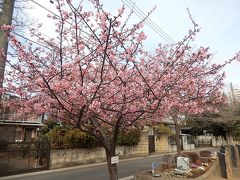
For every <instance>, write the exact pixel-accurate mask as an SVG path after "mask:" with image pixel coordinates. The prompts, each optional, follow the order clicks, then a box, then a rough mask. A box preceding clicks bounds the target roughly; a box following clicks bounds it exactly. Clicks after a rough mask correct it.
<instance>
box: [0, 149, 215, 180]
mask: <svg viewBox="0 0 240 180" xmlns="http://www.w3.org/2000/svg"><path fill="white" fill-rule="evenodd" d="M205 149H206V148H205ZM208 149H209V148H208ZM201 150H202V149H201ZM209 150H210V149H209ZM211 150H213V149H211ZM172 160H173V156H171V157H170V155H154V156H148V157H142V158H135V159H129V160H123V161H121V160H120V163H119V164H118V171H119V172H118V174H119V178H122V177H128V176H131V175H134V174H136V173H139V172H142V171H148V170H151V163H152V162H154V161H156V162H160V163H163V162H170V161H172ZM0 179H11V180H108V179H109V178H108V171H107V165H106V164H102V165H90V166H88V167H81V166H79V168H77V167H73V168H68V169H67V170H66V169H62V170H61V169H60V170H57V171H55V170H53V171H48V172H44V173H38V172H36V173H32V174H30V175H29V174H22V175H20V176H12V177H10V176H9V177H2V178H0Z"/></svg>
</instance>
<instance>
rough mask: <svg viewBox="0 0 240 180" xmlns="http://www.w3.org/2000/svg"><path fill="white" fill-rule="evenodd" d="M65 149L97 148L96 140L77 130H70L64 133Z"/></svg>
mask: <svg viewBox="0 0 240 180" xmlns="http://www.w3.org/2000/svg"><path fill="white" fill-rule="evenodd" d="M64 138H65V145H66V147H67V148H94V147H97V146H99V143H98V141H97V139H96V138H95V137H93V136H91V135H89V134H87V133H85V132H82V131H80V130H79V129H71V130H69V131H67V132H66V133H65V136H64Z"/></svg>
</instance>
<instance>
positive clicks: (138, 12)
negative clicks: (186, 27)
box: [121, 0, 175, 44]
mask: <svg viewBox="0 0 240 180" xmlns="http://www.w3.org/2000/svg"><path fill="white" fill-rule="evenodd" d="M121 1H122V2H123V3H124V4H125V5H126V6H127V7H128V8H130V9H132V11H133V12H134V13H135V14H136V15H137V16H138V17H139V18H140V19H143V18H145V17H146V16H147V15H146V14H145V13H144V12H143V11H142V10H141V9H140V8H138V7H137V6H136V4H135V3H133V2H132V1H131V0H130V1H131V2H129V1H128V0H125V2H124V1H123V0H121ZM134 10H135V11H134ZM145 22H146V24H147V25H148V26H149V27H150V28H151V29H152V30H154V31H155V32H156V33H157V34H158V35H159V36H161V37H162V38H163V39H164V40H165V41H166V42H168V43H170V44H173V43H175V41H174V40H173V39H172V38H171V37H170V36H168V35H167V34H166V33H165V32H164V31H163V30H162V29H161V28H160V27H159V26H158V25H157V24H156V23H155V22H154V21H152V20H151V19H150V18H147V19H146V21H145Z"/></svg>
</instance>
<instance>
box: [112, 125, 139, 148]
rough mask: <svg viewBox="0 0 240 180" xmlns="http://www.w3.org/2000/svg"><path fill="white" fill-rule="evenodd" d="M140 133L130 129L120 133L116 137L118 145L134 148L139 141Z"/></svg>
mask: <svg viewBox="0 0 240 180" xmlns="http://www.w3.org/2000/svg"><path fill="white" fill-rule="evenodd" d="M140 135H141V131H140V130H139V129H131V130H128V131H124V132H121V133H120V134H119V136H118V140H117V142H118V145H122V146H134V145H137V144H138V142H139V141H140Z"/></svg>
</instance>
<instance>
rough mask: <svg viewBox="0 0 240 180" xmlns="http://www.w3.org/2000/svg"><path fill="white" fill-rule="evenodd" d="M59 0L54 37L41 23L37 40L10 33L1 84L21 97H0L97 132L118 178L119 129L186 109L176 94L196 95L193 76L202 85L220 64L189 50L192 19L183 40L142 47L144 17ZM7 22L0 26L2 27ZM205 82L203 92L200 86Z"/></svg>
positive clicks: (25, 110) (23, 110)
mask: <svg viewBox="0 0 240 180" xmlns="http://www.w3.org/2000/svg"><path fill="white" fill-rule="evenodd" d="M57 3H58V4H57V6H56V8H57V10H58V11H59V16H55V15H51V14H49V15H48V17H49V18H50V20H52V21H53V23H55V25H56V33H57V34H58V36H57V38H48V37H46V36H44V35H43V34H42V33H41V30H40V29H41V25H39V27H37V28H31V29H30V34H31V36H32V37H33V38H35V39H37V45H36V44H33V43H32V42H26V43H23V42H21V40H19V39H17V38H16V37H15V36H14V35H13V34H11V33H9V41H10V45H11V47H12V49H13V50H14V52H15V54H13V53H12V55H15V57H17V59H14V60H13V59H7V60H6V61H7V63H8V65H9V66H10V70H9V71H8V72H7V75H6V77H5V88H4V89H3V90H2V91H10V92H14V93H16V94H18V95H19V96H20V98H19V99H13V100H11V101H7V102H5V105H7V106H11V108H13V107H14V108H15V110H16V111H17V112H18V115H19V116H22V115H39V114H42V113H45V112H47V113H48V114H49V116H52V117H54V118H56V119H58V120H60V121H62V122H65V123H67V124H70V125H72V126H74V127H77V128H79V129H80V130H82V131H84V132H87V133H89V134H91V135H93V136H95V137H96V138H97V139H98V141H99V142H100V143H101V145H102V146H103V147H104V148H105V151H106V159H107V164H108V170H109V175H110V179H111V180H116V179H118V175H117V164H112V163H111V157H113V156H115V155H116V146H117V137H118V135H119V133H120V132H121V131H123V130H126V129H128V128H134V127H136V126H139V125H143V124H144V123H145V121H146V120H148V121H151V123H153V124H154V123H157V122H159V121H161V119H162V118H163V117H166V115H167V114H168V112H169V111H170V110H171V109H173V107H177V105H178V103H180V104H183V103H187V105H185V109H186V108H187V107H189V106H192V104H193V103H192V102H185V98H184V97H183V99H181V98H180V99H177V98H178V96H177V95H178V94H181V95H182V96H184V94H185V93H189V94H191V93H192V97H194V95H196V92H195V90H196V87H197V85H198V84H199V85H201V87H204V88H205V85H204V83H205V80H204V79H202V77H207V76H208V75H209V74H211V73H213V74H217V73H218V69H219V66H218V65H214V66H212V69H208V70H205V69H204V68H205V66H204V62H205V61H207V60H208V59H209V57H208V54H207V52H206V49H204V48H200V49H197V50H196V52H195V53H193V52H191V51H192V49H191V47H190V46H189V45H188V42H189V40H191V39H192V38H194V36H195V34H196V32H198V29H197V28H196V27H195V26H196V25H195V26H194V29H193V30H192V31H190V32H189V35H188V36H186V37H185V38H184V40H183V41H181V42H179V43H178V44H176V45H167V46H165V45H159V46H158V47H157V49H156V51H155V52H154V53H150V52H147V51H145V50H144V49H143V41H144V40H145V39H146V35H145V34H144V32H142V31H141V28H142V27H143V23H144V21H145V19H143V20H142V21H141V22H138V23H136V24H133V25H131V24H129V18H130V16H131V13H130V15H129V16H127V17H126V19H124V18H123V15H124V12H125V10H124V7H122V8H120V9H119V10H118V12H117V13H116V14H115V15H112V14H111V13H109V12H107V11H105V10H104V9H103V6H102V5H101V4H100V3H99V2H98V1H87V3H88V5H89V4H91V5H92V8H90V9H91V10H86V9H85V6H84V3H83V2H82V3H80V4H79V5H78V6H77V7H76V6H74V5H73V4H72V3H71V0H66V1H65V0H58V1H57ZM150 14H151V12H150V13H149V14H148V15H150ZM146 18H148V16H147V17H146ZM12 28H13V27H11V26H10V27H9V26H4V25H3V26H1V29H2V30H8V31H10V30H11V29H12ZM1 55H2V56H4V57H5V56H6V55H4V54H3V53H1ZM5 58H6V57H5ZM234 59H236V58H234ZM201 64H203V65H202V66H200V65H201ZM201 68H202V69H201ZM215 71H216V73H215ZM204 73H206V75H204ZM201 74H202V75H201ZM197 77H199V81H197V80H196V79H197ZM216 81H217V80H216ZM219 81H220V82H221V77H220V79H219ZM193 82H194V83H193ZM203 82H204V83H203ZM207 82H208V81H206V83H205V84H207ZM214 82H215V81H213V83H211V85H212V86H214V85H216V83H215V84H214ZM209 83H210V81H209ZM192 84H194V86H192ZM188 87H191V88H189V89H188ZM205 89H206V90H201V93H202V92H204V93H205V94H206V93H207V92H208V88H207V87H206V88H205ZM199 93H200V92H199ZM197 95H198V94H197ZM201 95H202V94H201ZM188 96H189V95H188ZM189 97H190V96H189ZM198 97H200V95H198ZM194 107H195V106H194Z"/></svg>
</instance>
